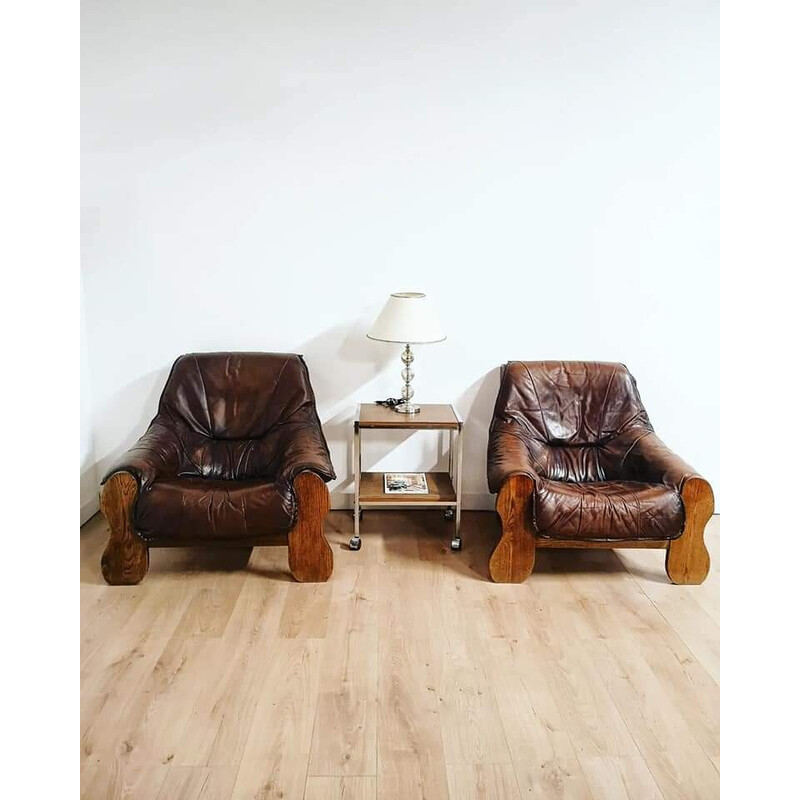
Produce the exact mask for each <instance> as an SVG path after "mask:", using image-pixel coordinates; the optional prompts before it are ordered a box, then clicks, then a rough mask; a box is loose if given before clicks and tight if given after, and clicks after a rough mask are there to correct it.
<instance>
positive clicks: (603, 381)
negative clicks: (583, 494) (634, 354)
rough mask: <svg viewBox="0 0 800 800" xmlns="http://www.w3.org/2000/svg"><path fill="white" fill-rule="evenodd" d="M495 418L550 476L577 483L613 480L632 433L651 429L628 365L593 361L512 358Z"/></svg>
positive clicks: (499, 397)
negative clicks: (522, 359)
mask: <svg viewBox="0 0 800 800" xmlns="http://www.w3.org/2000/svg"><path fill="white" fill-rule="evenodd" d="M493 424H502V425H503V426H504V429H505V430H507V431H509V432H511V431H513V432H514V433H515V435H517V436H519V437H521V438H523V439H524V440H525V441H526V443H527V445H528V448H529V450H530V452H531V455H532V457H533V459H534V460H535V462H536V464H537V466H538V468H539V469H541V470H542V473H543V475H544V477H546V478H550V479H551V480H566V481H574V482H578V481H581V482H583V481H599V480H611V479H614V478H615V477H616V476H617V473H618V471H619V467H620V464H621V461H622V458H623V456H624V451H623V448H624V447H625V446H626V445H625V444H624V443H625V442H626V441H628V440H629V439H630V435H631V434H632V433H634V431H635V429H637V428H638V429H640V430H641V431H642V432H645V431H651V430H652V426H651V425H650V421H649V419H648V417H647V412H646V411H645V408H644V406H643V405H642V401H641V398H640V397H639V392H638V390H637V388H636V381H635V380H634V378H633V376H632V375H631V374H630V372H628V369H627V367H625V365H624V364H612V363H603V362H593V361H511V362H509V363H508V364H507V365H506V366H505V368H504V370H503V376H502V380H501V385H500V392H499V394H498V397H497V403H496V405H495V412H494V422H493Z"/></svg>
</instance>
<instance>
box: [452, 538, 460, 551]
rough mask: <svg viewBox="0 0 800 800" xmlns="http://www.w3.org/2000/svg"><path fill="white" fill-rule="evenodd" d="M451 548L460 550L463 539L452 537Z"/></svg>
mask: <svg viewBox="0 0 800 800" xmlns="http://www.w3.org/2000/svg"><path fill="white" fill-rule="evenodd" d="M450 549H451V550H460V549H461V539H452V540H451V541H450Z"/></svg>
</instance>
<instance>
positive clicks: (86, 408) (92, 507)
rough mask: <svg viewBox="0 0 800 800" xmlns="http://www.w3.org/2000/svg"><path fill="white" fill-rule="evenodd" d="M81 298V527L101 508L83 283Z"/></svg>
mask: <svg viewBox="0 0 800 800" xmlns="http://www.w3.org/2000/svg"><path fill="white" fill-rule="evenodd" d="M80 297H81V309H80V319H81V322H80V324H81V434H80V438H81V483H80V486H81V525H83V523H84V522H86V520H87V519H89V518H90V517H91V516H92V515H93V514H96V513H97V510H98V509H99V507H100V504H99V502H98V497H97V467H96V458H95V454H94V435H93V427H94V419H93V414H92V382H91V379H90V377H89V375H90V373H89V342H88V341H87V338H86V314H85V311H84V303H85V300H84V294H83V283H81V287H80Z"/></svg>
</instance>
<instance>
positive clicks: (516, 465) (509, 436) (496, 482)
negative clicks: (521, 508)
mask: <svg viewBox="0 0 800 800" xmlns="http://www.w3.org/2000/svg"><path fill="white" fill-rule="evenodd" d="M486 469H487V477H488V481H489V491H490V492H492V494H497V492H499V491H500V486H501V485H502V483H503V481H504V480H505V479H506V478H508V477H509V476H511V475H528V476H530V478H531V479H532V480H533V481H534V483H535V482H536V479H537V477H538V472H537V470H536V465H535V462H534V459H533V456H532V454H531V450H530V447H529V446H528V444H527V443H526V442H525V440H524V439H523V438H522V437H521V436H519V435H518V434H517V433H516V432H513V433H512V432H511V431H510V430H507V429H504V428H503V427H500V426H498V425H496V424H495V425H492V428H491V430H490V431H489V452H488V456H487V462H486Z"/></svg>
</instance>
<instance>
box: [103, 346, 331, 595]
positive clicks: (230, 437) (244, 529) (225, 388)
mask: <svg viewBox="0 0 800 800" xmlns="http://www.w3.org/2000/svg"><path fill="white" fill-rule="evenodd" d="M334 477H336V476H335V474H334V472H333V466H332V464H331V459H330V454H329V452H328V445H327V443H326V442H325V436H324V435H323V433H322V427H321V425H320V421H319V417H318V416H317V409H316V404H315V400H314V391H313V389H312V388H311V382H310V380H309V376H308V369H307V367H306V365H305V362H304V361H303V359H302V357H301V356H298V355H291V354H284V353H196V354H190V355H184V356H181V357H180V358H178V360H177V361H176V362H175V363H174V364H173V366H172V371H171V372H170V375H169V378H168V379H167V383H166V386H165V387H164V391H163V392H162V394H161V399H160V401H159V404H158V413H157V414H156V416H155V418H154V419H153V421H152V422H151V423H150V427H149V428H148V429H147V431H146V433H145V434H144V436H142V438H141V439H139V441H138V442H137V443H136V444H135V445H134V446H133V447H132V448H131V449H130V450H129V451H128V452H127V453H125V454H124V455H123V456H122V457H121V458H120V459H119V460H118V461H117V463H116V464H114V466H113V467H112V468H111V469H110V470H109V471H108V473H107V474H106V476H105V478H103V490H102V495H101V499H100V507H101V509H102V511H103V514H104V515H105V517H106V519H107V520H108V523H109V526H110V527H111V537H110V539H109V542H108V546H107V547H106V550H105V552H104V553H103V557H102V560H101V566H102V571H103V577H104V578H105V579H106V581H107V582H108V583H110V584H135V583H139V581H141V580H142V579H143V578H144V576H145V575H146V574H147V568H148V564H149V555H148V551H149V548H150V547H183V546H190V545H235V546H239V547H252V546H253V545H262V544H287V543H288V546H289V567H290V569H291V572H292V575H294V577H295V578H296V579H297V580H298V581H326V580H327V579H328V578H329V577H330V574H331V571H332V570H333V553H332V552H331V548H330V545H329V544H328V542H327V540H326V539H325V534H324V530H323V525H324V520H325V515H326V514H327V512H328V509H329V507H330V500H329V494H328V487H327V486H326V485H325V482H326V481H329V480H331V479H333V478H334Z"/></svg>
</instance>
